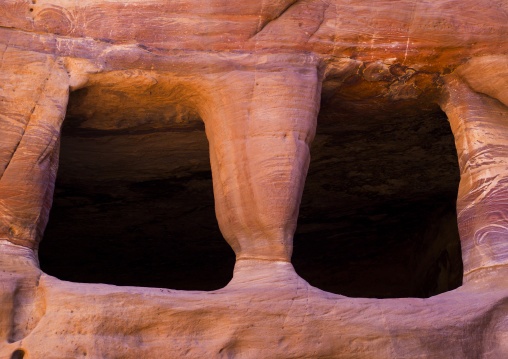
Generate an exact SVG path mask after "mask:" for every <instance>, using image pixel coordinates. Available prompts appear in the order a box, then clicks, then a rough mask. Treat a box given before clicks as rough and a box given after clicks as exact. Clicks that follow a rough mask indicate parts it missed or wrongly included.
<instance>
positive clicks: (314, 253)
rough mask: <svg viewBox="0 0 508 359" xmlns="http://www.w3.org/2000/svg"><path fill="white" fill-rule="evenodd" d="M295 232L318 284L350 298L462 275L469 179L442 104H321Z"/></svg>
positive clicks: (442, 288) (430, 287) (423, 290)
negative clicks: (462, 186)
mask: <svg viewBox="0 0 508 359" xmlns="http://www.w3.org/2000/svg"><path fill="white" fill-rule="evenodd" d="M311 154H312V160H311V164H310V168H309V175H308V177H307V181H306V186H305V190H304V194H303V198H302V205H301V209H300V216H299V220H298V227H297V232H296V235H295V239H294V250H293V264H294V266H295V269H296V271H297V272H298V273H299V274H300V275H301V276H302V277H303V278H304V279H306V280H307V281H308V282H309V283H310V284H312V285H314V286H316V287H318V288H320V289H323V290H326V291H329V292H333V293H338V294H342V295H346V296H351V297H371V298H399V297H429V296H432V295H436V294H439V293H442V292H446V291H449V290H452V289H455V288H457V287H458V286H460V285H461V284H462V257H461V247H460V239H459V234H458V228H457V218H456V210H455V202H456V196H457V189H458V183H459V179H460V175H459V168H458V161H457V155H456V151H455V145H454V139H453V135H452V132H451V129H450V126H449V124H448V121H447V118H446V115H445V114H444V113H443V112H441V111H440V109H439V108H438V107H437V106H435V105H429V106H428V107H426V108H425V107H424V108H422V105H421V104H417V103H414V102H413V103H411V102H408V103H399V104H395V105H394V104H386V106H385V105H384V104H383V102H382V101H380V102H379V103H375V102H374V103H363V102H362V101H349V102H348V101H344V100H343V101H341V102H338V101H331V102H324V103H323V104H322V111H321V113H320V116H319V119H318V129H317V134H316V139H315V141H314V143H313V146H312V149H311Z"/></svg>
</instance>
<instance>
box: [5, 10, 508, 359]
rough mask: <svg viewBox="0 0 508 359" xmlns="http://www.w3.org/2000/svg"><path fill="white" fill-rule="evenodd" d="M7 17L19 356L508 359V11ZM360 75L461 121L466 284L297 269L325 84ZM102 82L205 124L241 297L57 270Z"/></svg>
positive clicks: (10, 336)
mask: <svg viewBox="0 0 508 359" xmlns="http://www.w3.org/2000/svg"><path fill="white" fill-rule="evenodd" d="M0 10H1V15H0V53H1V55H0V59H1V67H0V86H1V87H0V88H1V90H0V131H1V133H2V137H1V139H0V252H1V256H0V267H1V270H2V271H1V272H0V288H1V289H0V356H1V357H2V358H15V357H16V355H17V356H18V357H24V358H79V357H90V358H184V357H189V358H499V359H501V358H506V357H508V280H507V278H508V241H507V239H506V235H507V232H508V223H507V221H508V219H507V213H508V208H507V205H508V199H507V198H508V192H507V190H506V183H507V179H506V178H507V174H508V163H507V158H508V145H507V142H506V140H507V138H508V127H507V125H506V124H505V123H504V121H505V120H506V119H507V118H508V42H507V41H506V39H507V35H508V21H507V20H508V16H507V15H506V14H508V5H507V4H506V3H505V2H503V1H483V0H477V1H454V0H450V1H422V2H410V1H393V2H384V1H375V2H370V3H369V4H368V5H366V4H365V2H361V1H339V0H336V1H318V0H309V1H305V0H301V1H288V0H286V1H274V2H266V4H265V2H264V1H261V2H257V1H248V0H243V1H238V2H235V3H231V2H227V1H218V0H217V1H211V2H207V3H206V4H203V3H202V2H197V1H192V0H179V1H174V2H171V3H164V4H162V3H160V2H155V1H129V2H123V1H113V0H110V1H107V0H89V1H81V2H71V1H64V0H37V1H35V0H34V1H25V0H23V1H21V0H1V1H0ZM353 75H359V76H360V77H361V78H360V80H359V83H358V85H357V87H356V89H355V91H357V93H358V94H359V95H361V94H364V93H367V92H369V91H374V92H376V93H379V95H380V96H384V97H386V98H387V100H388V101H392V102H394V103H395V101H397V100H400V99H407V98H421V99H422V101H427V102H429V103H438V104H439V106H441V108H442V109H443V111H444V112H445V113H446V115H447V116H448V119H449V122H450V125H451V128H452V131H453V134H454V137H455V143H456V148H457V153H458V160H459V165H460V170H461V182H460V187H459V193H458V199H457V210H458V224H459V230H460V237H461V243H462V251H463V253H462V257H463V261H464V284H463V286H462V287H460V288H458V289H456V290H453V291H450V292H447V293H443V294H440V295H437V296H434V297H431V298H428V299H418V298H400V299H384V300H379V299H364V298H349V297H345V296H341V295H337V294H332V293H328V292H324V291H321V290H319V289H317V288H314V287H312V286H310V285H309V284H308V283H307V282H306V281H305V280H303V279H302V278H300V277H299V276H298V275H297V274H296V272H295V271H294V269H293V266H292V264H291V254H292V240H293V235H294V232H295V229H296V220H297V217H298V210H299V205H300V199H301V195H302V191H303V187H304V183H305V177H306V173H307V169H308V166H309V161H310V154H309V146H310V144H311V142H312V140H313V138H314V134H315V131H316V118H317V115H318V112H319V107H320V99H321V90H322V87H323V86H328V85H330V84H331V83H332V82H333V84H334V86H337V87H338V88H340V87H341V86H342V85H343V84H344V83H345V82H346V80H347V79H348V78H350V77H351V76H353ZM386 76H387V77H389V78H393V81H392V82H391V84H390V86H380V83H381V81H382V79H383V78H384V77H386ZM85 87H89V88H91V89H92V91H93V89H101V88H104V94H105V96H110V95H111V94H112V92H113V91H117V92H120V93H125V94H128V96H131V97H130V98H131V99H134V100H135V105H134V106H132V108H131V107H129V106H130V105H127V106H126V107H125V108H123V109H121V108H120V109H119V110H118V111H119V114H120V115H121V114H122V111H124V113H127V114H128V113H129V112H132V111H136V109H135V108H134V107H136V108H138V109H139V110H137V111H140V112H139V113H144V114H147V113H148V114H149V113H150V107H151V106H152V105H153V106H156V107H157V106H162V105H161V103H162V102H164V103H165V104H173V105H175V106H176V105H179V106H181V107H180V108H181V112H182V113H184V112H192V113H195V114H197V115H198V116H199V117H200V118H201V119H202V120H203V122H204V124H205V128H206V136H207V138H208V141H209V146H210V162H211V167H212V173H213V183H214V196H215V206H216V215H217V220H218V222H219V226H220V229H221V232H222V234H223V236H224V238H225V239H226V241H227V242H228V243H229V244H230V245H231V247H232V248H233V250H234V251H235V254H236V259H237V262H236V265H235V272H234V277H233V280H232V281H231V282H230V283H229V284H228V285H227V286H226V287H225V288H223V289H220V290H217V291H212V292H201V291H175V290H171V289H154V288H137V287H117V286H112V285H103V284H80V283H71V282H65V281H61V280H59V279H57V278H54V277H52V276H49V275H47V274H45V273H43V272H42V271H41V270H40V269H39V265H38V259H37V249H38V245H39V242H40V241H41V239H42V236H43V232H44V229H45V226H46V224H47V221H48V215H49V211H50V208H51V203H52V197H53V191H54V183H55V177H56V171H57V166H58V156H59V139H60V129H61V125H62V122H63V120H64V118H65V114H66V108H67V103H68V98H69V93H70V92H71V91H75V90H78V89H81V88H85ZM149 90H153V91H157V93H159V94H160V97H159V98H158V100H157V101H156V102H157V103H151V102H150V101H152V100H150V99H146V98H145V96H144V94H145V93H146V91H149ZM92 102H93V101H92ZM159 102H160V103H159ZM90 106H93V104H90ZM107 125H108V124H107V123H106V124H104V126H105V127H107ZM17 350H18V351H17ZM16 351H17V352H16ZM13 353H14V354H13ZM22 353H24V356H22ZM12 355H14V356H12Z"/></svg>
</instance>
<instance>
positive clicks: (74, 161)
mask: <svg viewBox="0 0 508 359" xmlns="http://www.w3.org/2000/svg"><path fill="white" fill-rule="evenodd" d="M113 95H114V88H113V89H110V88H106V89H104V88H99V89H97V88H85V89H82V90H78V91H75V92H72V93H71V97H70V100H69V105H68V109H67V116H66V119H65V121H64V124H63V128H62V136H61V151H60V163H59V169H58V175H57V180H56V186H55V195H54V202H53V207H52V209H51V214H50V218H49V223H48V226H47V228H46V231H45V235H44V238H43V240H42V242H41V244H40V248H39V259H40V264H41V268H42V270H43V271H45V272H46V273H48V274H50V275H53V276H55V277H58V278H59V279H63V280H68V281H73V282H83V283H106V284H115V285H126V286H142V287H158V288H171V289H181V290H215V289H219V288H222V287H224V286H225V285H226V284H227V283H228V282H229V281H230V280H231V278H232V274H233V267H234V263H235V255H234V252H233V250H232V249H231V248H230V246H229V245H228V244H227V243H226V241H225V240H224V239H223V237H222V235H221V233H220V231H219V227H218V224H217V220H216V218H215V211H214V198H213V187H212V175H211V169H210V163H209V152H208V141H207V139H206V136H205V133H204V125H203V123H202V121H201V119H200V118H199V117H198V116H196V114H193V113H186V112H185V111H184V110H182V108H178V107H175V106H173V105H172V104H169V105H168V106H169V107H168V108H163V109H161V108H157V107H156V106H148V105H147V106H146V108H150V109H153V113H148V114H147V113H136V112H134V111H133V110H132V109H122V108H115V107H114V106H117V104H118V100H115V99H112V98H111V96H113ZM101 98H102V99H103V100H101ZM153 101H159V102H162V101H160V99H157V98H154V99H153ZM121 103H123V104H129V103H132V104H133V106H138V107H141V108H143V106H139V105H140V103H139V101H136V100H134V99H128V98H122V99H121ZM115 104H116V105H115ZM108 106H112V107H108ZM124 107H127V106H126V105H124ZM87 111H88V112H87ZM155 111H157V113H155ZM157 116H159V117H160V118H159V117H157ZM161 116H163V117H161Z"/></svg>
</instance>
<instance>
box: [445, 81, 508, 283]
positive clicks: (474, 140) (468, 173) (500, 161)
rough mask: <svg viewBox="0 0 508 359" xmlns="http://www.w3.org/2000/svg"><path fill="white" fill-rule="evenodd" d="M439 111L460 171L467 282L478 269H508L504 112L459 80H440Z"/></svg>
mask: <svg viewBox="0 0 508 359" xmlns="http://www.w3.org/2000/svg"><path fill="white" fill-rule="evenodd" d="M441 107H442V109H443V110H444V111H445V112H446V114H447V115H448V120H449V121H450V125H451V128H452V131H453V135H454V137H455V145H456V148H457V154H458V159H459V166H460V172H461V179H460V185H459V193H458V197H457V217H458V225H459V232H460V237H461V243H462V259H463V261H464V280H465V281H467V280H468V279H469V278H470V275H472V274H473V273H475V272H477V271H478V270H481V269H494V268H495V267H497V266H501V265H507V264H508V241H507V237H508V108H507V107H506V106H505V105H503V104H502V103H501V102H499V101H498V100H496V99H494V98H491V97H489V96H487V95H483V94H480V93H477V92H474V91H473V90H472V89H471V88H470V87H469V86H468V85H467V84H466V83H465V82H463V81H462V79H461V78H459V77H458V76H448V77H447V78H446V79H445V93H444V95H443V98H442V100H441Z"/></svg>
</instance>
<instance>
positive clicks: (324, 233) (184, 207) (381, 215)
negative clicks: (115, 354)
mask: <svg viewBox="0 0 508 359" xmlns="http://www.w3.org/2000/svg"><path fill="white" fill-rule="evenodd" d="M115 86H117V85H115ZM124 86H127V85H124ZM141 93H142V95H143V97H141V96H138V97H135V98H129V97H128V96H130V95H129V91H117V89H115V87H114V86H111V87H109V88H108V87H107V86H106V87H104V86H103V87H87V88H84V89H81V90H78V91H74V92H72V93H71V97H70V101H69V106H68V111H67V116H66V120H65V121H64V125H63V129H62V137H61V154H60V165H59V171H58V176H57V181H56V189H55V196H54V203H53V208H52V210H51V214H50V219H49V223H48V226H47V229H46V232H45V236H44V239H43V241H42V243H41V246H40V249H39V258H40V263H41V268H42V269H43V270H44V271H45V272H46V273H48V274H50V275H54V276H56V277H58V278H60V279H63V280H69V281H73V282H84V283H108V284H115V285H129V286H142V287H160V288H172V289H182V290H214V289H219V288H222V287H224V286H225V285H226V284H227V283H228V282H229V281H230V280H231V278H232V274H233V267H234V263H235V255H234V252H233V251H232V249H231V248H230V247H229V245H228V244H227V243H226V241H225V240H224V239H223V237H222V235H221V233H220V231H219V228H218V224H217V220H216V217H215V212H214V198H213V184H212V176H211V171H210V162H209V150H208V141H207V139H206V135H205V131H204V125H203V122H202V121H201V119H200V118H199V116H198V115H197V114H196V113H193V112H192V111H191V110H189V109H186V108H184V107H182V106H180V105H178V104H175V103H167V101H164V98H163V95H164V94H162V90H161V94H160V95H159V96H158V95H157V93H156V92H155V91H154V94H153V95H151V96H148V97H146V96H145V95H146V91H145V92H142V90H140V94H141ZM134 95H136V94H134ZM138 95H139V94H138ZM117 97H120V98H117ZM139 98H143V99H144V101H145V103H140V101H139ZM383 101H384V100H379V101H378V100H368V101H363V100H356V99H355V100H354V101H348V100H347V99H346V100H344V98H342V99H341V98H337V97H332V98H331V99H330V98H328V99H327V98H326V94H325V96H324V97H323V100H322V106H321V110H320V113H319V118H318V128H317V134H316V138H315V140H314V142H313V144H312V148H311V155H312V159H311V164H310V169H309V174H308V177H307V181H306V185H305V190H304V194H303V198H302V203H301V207H300V216H299V219H298V226H297V230H296V235H295V239H294V250H293V258H292V261H293V264H294V267H295V269H296V271H297V272H298V274H300V275H301V276H302V277H303V278H304V279H306V280H307V281H308V282H309V283H310V284H312V285H314V286H316V287H318V288H320V289H323V290H326V291H329V292H333V293H338V294H342V295H347V296H352V297H373V298H398V297H429V296H432V295H436V294H439V293H442V292H445V291H448V290H451V289H454V288H456V287H458V286H460V285H461V283H462V258H461V250H460V240H459V236H458V230H457V221H456V213H455V201H456V196H457V188H458V182H459V170H458V164H457V155H456V152H455V146H454V139H453V135H452V133H451V130H450V127H449V124H448V122H447V119H446V116H445V115H444V113H443V112H441V110H440V109H439V107H438V106H437V105H435V104H425V103H423V102H417V101H411V100H409V101H407V100H405V101H399V102H393V101H384V102H383ZM119 103H121V104H122V106H118V104H119ZM161 104H164V106H165V107H161ZM140 108H141V109H149V110H146V111H148V112H146V111H145V112H143V111H141V112H136V111H138V110H137V109H140Z"/></svg>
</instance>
